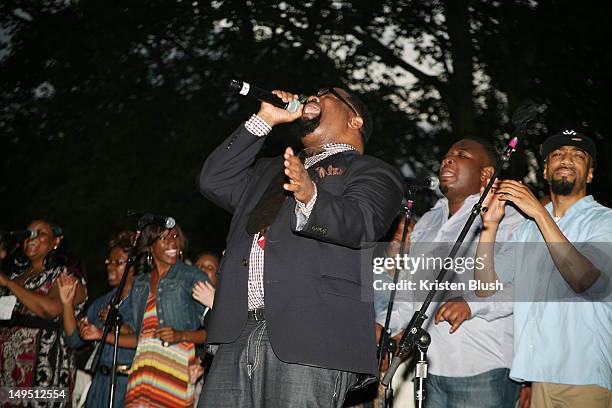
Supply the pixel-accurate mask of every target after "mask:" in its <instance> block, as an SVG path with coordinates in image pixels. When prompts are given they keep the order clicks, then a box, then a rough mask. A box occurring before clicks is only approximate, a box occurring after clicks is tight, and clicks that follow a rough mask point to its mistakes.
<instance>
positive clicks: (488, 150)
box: [464, 136, 499, 170]
mask: <svg viewBox="0 0 612 408" xmlns="http://www.w3.org/2000/svg"><path fill="white" fill-rule="evenodd" d="M464 139H465V140H471V141H473V142H476V143H478V144H479V145H480V146H482V148H483V149H484V151H485V154H486V155H487V158H488V159H489V161H490V162H491V166H493V168H494V169H495V170H497V168H498V167H499V152H498V151H497V149H496V148H495V146H493V143H491V141H489V140H487V139H484V138H482V137H478V136H470V137H466V138H464Z"/></svg>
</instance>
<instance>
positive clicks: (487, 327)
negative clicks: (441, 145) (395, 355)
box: [377, 138, 524, 408]
mask: <svg viewBox="0 0 612 408" xmlns="http://www.w3.org/2000/svg"><path fill="white" fill-rule="evenodd" d="M497 165H498V158H497V153H496V151H495V149H494V148H493V147H492V146H491V144H490V143H489V142H487V141H486V140H482V139H477V138H468V139H462V140H459V141H457V142H456V143H455V144H453V145H452V146H451V148H450V149H449V150H448V152H447V153H446V154H445V155H444V157H443V158H442V161H441V163H440V172H439V176H440V190H441V191H442V193H443V194H444V197H443V198H441V199H440V200H438V202H437V203H436V204H435V205H434V207H433V208H432V209H431V210H429V211H428V212H426V213H425V214H423V216H422V217H421V219H420V220H419V222H417V223H416V225H415V227H414V230H413V231H412V233H411V236H410V250H409V254H410V256H412V258H413V259H417V258H421V259H428V261H427V263H429V260H432V261H435V260H436V259H440V258H445V257H446V256H447V255H448V254H449V252H450V249H451V247H452V245H453V244H454V242H455V241H456V239H457V237H458V236H459V233H460V232H461V230H462V228H463V226H464V225H465V223H466V221H467V219H468V218H469V216H470V213H471V210H472V207H473V206H474V204H476V203H477V202H478V199H479V198H480V190H481V189H482V188H483V187H484V186H485V185H486V184H487V182H488V180H489V178H490V177H491V176H492V175H493V173H494V171H495V168H496V167H497ZM523 221H524V218H523V217H522V216H520V214H518V213H517V212H516V211H510V210H509V211H508V216H507V217H506V218H505V219H504V222H503V223H502V225H500V237H504V238H508V237H509V236H510V234H511V233H512V232H513V231H514V229H515V228H516V227H517V226H518V225H519V224H520V223H521V222H523ZM480 228H481V224H480V220H479V219H476V221H475V222H474V224H473V225H472V228H470V230H469V232H468V234H467V235H466V237H465V240H464V245H463V246H462V247H461V249H460V250H459V253H458V254H457V257H456V258H455V259H457V260H467V261H466V262H465V263H458V262H457V263H456V267H455V269H454V272H453V271H451V272H449V273H448V274H447V275H446V277H445V280H447V281H449V282H452V283H454V284H456V285H457V286H460V285H463V287H464V288H466V290H458V291H457V292H452V293H443V292H438V293H437V296H436V297H435V298H434V303H433V304H432V305H431V306H430V308H429V310H430V311H431V312H430V313H429V315H430V316H431V317H432V318H431V319H429V320H427V321H426V322H425V323H424V328H425V329H426V330H427V331H428V332H429V334H430V335H431V346H430V347H429V352H428V359H429V363H430V365H429V374H428V376H427V380H426V382H425V384H426V388H427V392H426V399H425V404H426V406H427V407H428V408H445V407H454V406H462V407H480V408H498V407H503V408H514V405H515V403H516V400H517V397H518V394H519V385H518V383H515V382H513V381H511V380H510V379H509V378H508V373H509V371H510V364H511V362H512V316H511V314H512V303H505V304H501V303H500V304H489V302H484V301H482V300H481V301H478V298H477V297H476V296H475V295H474V292H473V291H470V290H469V284H470V281H473V276H474V275H473V273H474V268H476V267H477V265H478V263H477V259H476V258H475V254H476V247H477V245H478V237H479V232H480ZM470 260H474V262H471V261H470ZM431 263H432V266H429V267H425V266H420V267H419V268H418V269H416V270H411V271H405V270H404V271H401V275H400V276H401V279H409V280H412V282H414V283H415V284H416V285H417V286H416V288H417V289H415V290H407V291H402V292H397V297H396V300H395V307H394V310H393V313H392V315H391V316H392V318H391V324H390V328H391V330H392V334H395V333H397V332H399V331H400V330H401V329H403V328H404V327H405V326H406V325H407V324H408V322H409V321H410V319H411V318H412V315H413V314H414V312H415V311H416V310H418V308H420V304H421V303H422V301H423V300H424V299H425V295H426V293H427V289H424V288H423V287H421V286H420V285H421V283H423V282H433V281H434V280H435V277H436V276H437V275H438V273H439V271H440V268H441V267H439V266H433V264H435V263H436V262H431ZM438 264H439V262H438ZM423 265H425V262H423ZM449 298H450V300H449ZM385 317H386V310H385V311H384V312H383V313H380V314H379V315H378V316H377V322H378V323H379V324H380V325H381V326H382V325H383V324H384V322H385Z"/></svg>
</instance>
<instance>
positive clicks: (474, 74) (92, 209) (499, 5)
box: [0, 0, 612, 270]
mask: <svg viewBox="0 0 612 408" xmlns="http://www.w3.org/2000/svg"><path fill="white" fill-rule="evenodd" d="M605 7H606V6H605V4H603V3H602V4H600V3H599V2H586V3H585V2H580V3H577V2H566V1H560V0H550V1H536V0H508V1H487V0H471V1H470V0H436V1H431V0H420V1H416V0H415V1H411V0H393V1H392V0H381V1H358V0H353V1H349V0H346V1H331V2H329V1H322V0H310V1H295V0H288V1H282V2H276V1H274V2H272V1H251V0H217V1H211V2H199V1H197V0H196V1H193V2H188V1H182V0H179V1H174V2H172V1H159V0H153V1H152V0H149V1H141V0H134V1H127V2H125V1H112V0H111V1H106V2H99V1H92V0H79V1H72V2H71V1H57V0H46V1H31V0H29V1H26V0H21V1H19V0H7V1H4V2H2V3H1V4H0V47H2V48H1V49H0V78H1V79H0V81H1V84H2V86H1V87H0V106H1V109H0V146H1V152H2V178H1V180H0V194H1V206H2V208H1V213H2V218H1V219H2V222H0V227H1V228H4V229H17V228H24V227H25V225H26V224H27V222H28V221H29V220H31V219H34V218H39V217H46V218H50V219H53V220H56V222H58V223H59V224H60V225H62V226H63V227H64V229H65V230H66V237H67V242H68V243H69V244H70V246H71V249H72V250H73V252H75V253H76V254H78V255H79V256H81V257H82V258H83V259H84V260H85V261H86V264H87V265H88V266H89V268H90V270H101V269H102V268H101V265H102V259H104V258H103V257H104V251H105V243H106V241H107V240H108V239H109V238H110V237H111V235H112V234H114V233H116V232H117V231H119V230H120V229H126V228H128V229H129V228H133V225H134V220H130V219H127V218H126V217H125V211H126V209H128V208H134V209H138V210H143V211H151V212H156V213H161V214H168V215H172V216H174V217H175V218H176V219H177V220H178V222H179V224H180V225H182V226H183V228H184V229H185V230H186V232H187V236H188V237H189V238H190V241H191V249H192V254H194V253H195V252H198V251H199V250H202V249H213V250H216V251H219V252H220V251H221V250H222V249H223V247H224V239H225V234H226V230H227V226H228V222H229V215H227V214H225V213H223V212H222V211H221V210H220V209H218V208H215V206H213V205H212V204H211V203H208V202H207V201H205V200H204V199H203V198H201V196H200V195H199V193H198V191H197V189H196V184H195V180H196V176H197V174H198V171H199V168H200V166H201V164H202V163H203V160H204V158H205V157H206V155H207V154H208V153H209V152H210V151H211V150H212V149H214V147H215V146H216V145H217V144H219V143H220V142H221V141H222V140H223V139H224V138H225V137H226V136H227V135H229V133H230V132H231V131H232V130H233V128H235V127H236V126H237V125H238V124H239V123H240V122H241V121H243V120H245V119H246V118H248V116H249V115H250V114H251V113H253V112H254V111H255V110H256V109H257V104H256V103H254V102H250V101H247V100H241V99H238V98H237V97H235V96H232V95H231V94H230V93H229V92H228V89H227V87H226V83H227V81H228V80H229V79H230V78H234V77H235V78H239V79H243V80H246V81H249V82H252V83H254V84H256V85H258V86H261V87H263V88H269V89H287V90H290V91H294V92H301V93H312V92H314V90H316V89H317V88H319V87H321V86H325V85H330V84H338V85H341V86H346V87H349V88H351V89H353V90H354V91H356V92H358V93H359V94H361V95H362V97H363V99H364V101H365V102H366V103H367V104H368V106H369V107H370V110H371V112H372V114H373V117H374V120H375V126H374V128H375V130H374V137H373V141H372V142H371V143H370V144H369V145H368V147H367V150H368V152H369V153H370V154H374V155H376V156H378V157H381V158H383V159H385V160H387V161H388V162H390V163H393V164H395V165H397V166H398V167H402V166H403V168H404V169H406V168H408V169H409V170H410V171H411V172H413V173H414V174H416V175H422V174H428V173H432V172H435V171H437V167H438V162H439V159H440V156H441V155H442V154H443V152H444V151H445V150H446V148H447V147H448V146H449V145H450V143H451V142H452V141H453V140H456V139H458V138H460V137H464V136H469V135H475V136H480V137H485V138H490V139H491V140H493V141H496V142H497V143H498V144H499V145H500V146H501V143H502V141H503V140H504V138H505V137H507V134H506V133H507V132H509V131H510V130H511V126H510V125H508V120H509V117H510V116H511V114H512V112H513V111H514V110H515V109H516V108H518V107H519V106H521V105H522V104H524V103H528V102H529V103H533V104H535V106H537V107H538V109H539V111H540V112H541V114H540V117H539V120H538V122H537V123H536V124H535V125H534V126H532V127H530V128H529V131H528V135H527V137H526V138H525V139H523V140H522V141H521V144H520V145H519V152H518V154H517V159H516V164H515V163H513V165H514V167H515V168H514V169H513V170H511V172H512V173H511V174H521V171H522V172H527V178H526V181H529V182H530V183H531V185H532V186H533V187H534V189H536V190H537V191H539V192H542V191H544V184H543V182H542V179H541V175H540V173H541V171H540V166H539V162H540V161H541V158H540V157H539V153H538V149H539V144H540V143H541V141H542V140H543V139H544V138H545V136H546V135H547V134H549V133H550V132H553V131H557V130H561V129H564V128H578V129H581V130H584V131H586V132H587V133H588V134H590V135H592V136H593V137H594V138H595V139H596V140H597V144H598V147H599V149H600V155H601V157H605V154H606V153H607V151H608V150H609V147H608V145H607V144H606V142H605V140H604V137H605V135H607V134H608V133H609V131H610V125H609V124H608V122H607V121H606V119H605V118H606V117H607V110H608V108H609V102H608V98H607V97H606V96H607V95H605V93H606V92H607V91H606V90H607V89H609V85H610V74H609V69H608V62H609V61H610V60H611V58H610V53H611V51H610V47H609V46H608V44H606V42H607V40H608V39H609V38H610V36H609V31H610V29H609V24H607V21H604V20H605V19H606V16H607V13H606V11H607V9H605ZM288 140H289V141H288ZM290 143H293V142H292V141H290V139H288V138H287V136H286V130H284V129H282V128H280V129H278V130H275V131H274V132H273V134H272V136H271V137H270V138H269V141H268V142H267V145H266V149H265V152H263V154H275V153H278V152H279V151H280V149H282V148H283V147H284V146H286V145H287V144H290ZM521 157H522V158H524V159H526V163H527V164H526V167H524V168H522V167H521V166H520V165H519V163H521V160H520V158H521ZM513 160H514V159H513ZM607 166H609V165H608V163H606V161H605V160H600V164H599V167H598V169H597V172H596V177H595V182H594V183H593V185H592V187H591V192H592V193H593V194H594V196H595V198H596V199H598V200H599V201H600V202H602V203H604V204H606V205H610V204H612V193H610V192H609V191H608V189H607V188H606V187H607V186H608V185H610V173H611V172H610V171H608V170H609V169H608V167H607Z"/></svg>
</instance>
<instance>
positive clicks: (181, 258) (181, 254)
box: [179, 249, 183, 261]
mask: <svg viewBox="0 0 612 408" xmlns="http://www.w3.org/2000/svg"><path fill="white" fill-rule="evenodd" d="M179 259H180V260H181V261H182V260H183V250H182V249H181V250H180V251H179Z"/></svg>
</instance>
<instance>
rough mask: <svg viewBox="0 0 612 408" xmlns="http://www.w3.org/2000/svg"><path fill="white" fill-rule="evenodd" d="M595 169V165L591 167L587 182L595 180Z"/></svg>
mask: <svg viewBox="0 0 612 408" xmlns="http://www.w3.org/2000/svg"><path fill="white" fill-rule="evenodd" d="M594 171H595V169H594V168H593V167H590V168H589V174H588V175H587V179H586V182H587V183H590V182H591V181H593V172H594Z"/></svg>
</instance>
